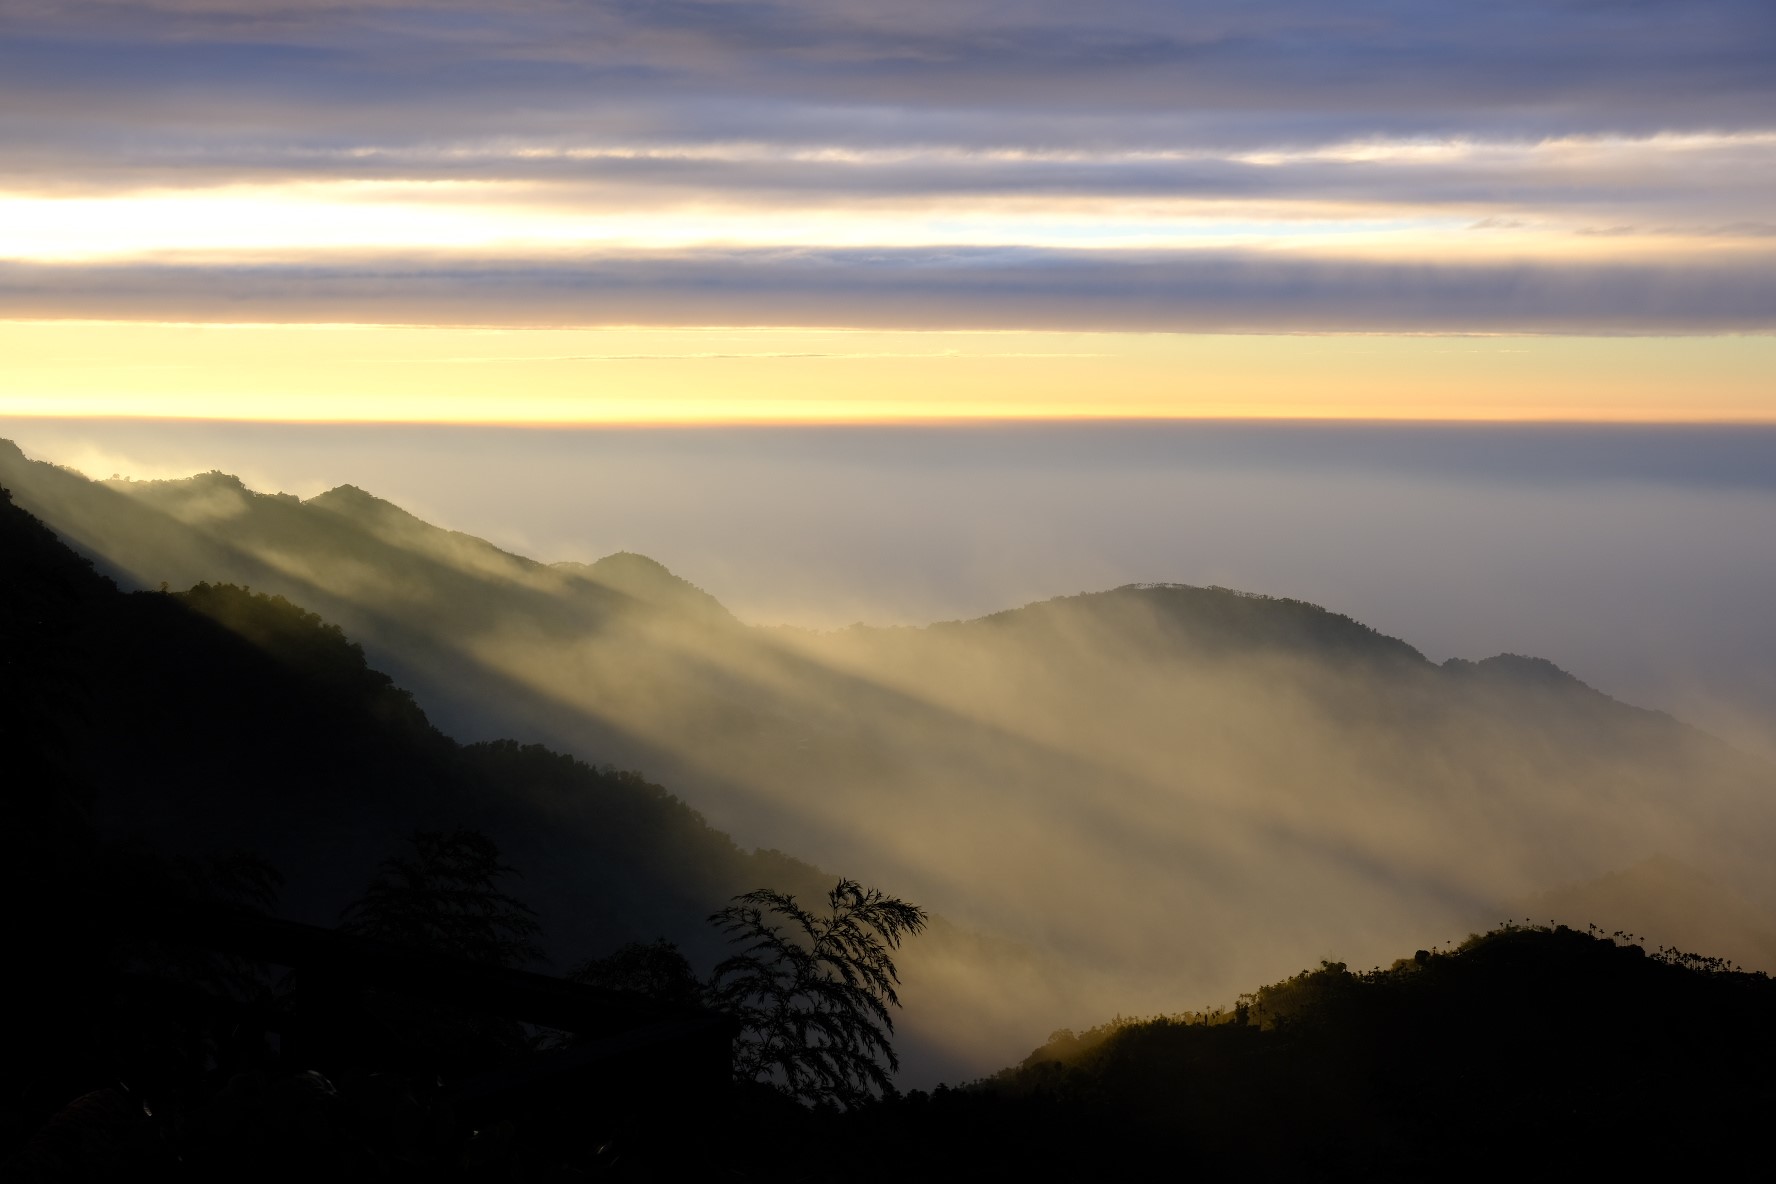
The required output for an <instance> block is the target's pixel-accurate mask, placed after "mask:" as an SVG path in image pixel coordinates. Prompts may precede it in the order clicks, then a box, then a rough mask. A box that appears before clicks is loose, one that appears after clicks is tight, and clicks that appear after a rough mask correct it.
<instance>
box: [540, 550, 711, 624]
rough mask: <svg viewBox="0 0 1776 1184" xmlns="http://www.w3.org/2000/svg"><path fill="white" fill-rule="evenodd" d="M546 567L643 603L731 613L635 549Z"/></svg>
mask: <svg viewBox="0 0 1776 1184" xmlns="http://www.w3.org/2000/svg"><path fill="white" fill-rule="evenodd" d="M550 566H551V567H553V568H554V569H555V570H556V571H559V572H563V573H566V574H567V575H571V576H576V577H578V578H579V579H582V580H586V581H588V582H590V583H593V584H597V585H599V586H600V587H603V588H608V589H610V590H611V591H613V592H619V593H621V594H623V595H625V596H629V597H633V598H634V599H636V600H639V601H642V602H644V603H647V604H655V605H662V606H666V605H670V606H672V607H673V608H677V609H681V610H682V609H691V610H693V611H697V612H700V613H704V614H707V615H710V616H718V617H721V618H723V619H728V618H730V617H731V616H732V614H730V613H729V612H728V610H727V608H726V607H724V606H723V605H722V603H721V602H720V601H719V600H717V599H716V598H715V597H713V596H711V595H710V594H709V593H707V592H705V591H704V590H703V589H701V588H699V587H697V585H695V584H693V583H691V582H690V581H689V580H687V579H685V578H684V577H683V576H680V575H677V574H676V573H674V572H673V571H672V570H671V569H670V568H668V567H667V566H666V565H665V564H663V563H661V562H660V561H659V560H657V559H651V558H649V557H648V556H646V555H642V554H639V553H638V552H635V551H616V552H613V553H612V554H609V555H606V556H605V557H604V558H602V559H600V560H598V561H597V562H595V563H571V562H569V563H555V564H551V565H550Z"/></svg>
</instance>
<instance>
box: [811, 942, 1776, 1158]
mask: <svg viewBox="0 0 1776 1184" xmlns="http://www.w3.org/2000/svg"><path fill="white" fill-rule="evenodd" d="M1616 937H1617V938H1621V939H1622V941H1621V942H1618V941H1616V940H1613V939H1612V938H1611V937H1608V936H1604V935H1602V934H1597V933H1586V932H1581V931H1576V930H1572V929H1568V928H1564V927H1547V926H1510V925H1507V926H1503V927H1501V928H1499V929H1496V930H1493V931H1492V932H1489V933H1487V934H1485V935H1482V936H1477V937H1472V938H1469V939H1468V940H1467V941H1466V942H1464V943H1463V944H1462V945H1460V946H1459V947H1457V948H1455V949H1453V950H1449V951H1441V952H1432V951H1425V950H1421V951H1419V952H1418V953H1417V954H1416V955H1415V956H1414V957H1413V958H1410V959H1402V960H1401V961H1399V962H1397V963H1395V964H1394V965H1393V966H1392V967H1390V968H1387V969H1377V970H1373V971H1368V972H1362V973H1353V972H1351V971H1350V970H1349V969H1347V968H1346V967H1345V966H1343V965H1341V964H1337V963H1328V964H1324V965H1322V966H1321V967H1320V968H1318V969H1316V970H1312V971H1305V972H1303V973H1302V974H1300V975H1298V976H1296V977H1295V978H1292V979H1290V980H1287V981H1286V982H1281V983H1277V984H1274V985H1273V986H1270V987H1266V988H1263V989H1261V990H1258V991H1256V992H1254V993H1253V994H1251V995H1249V996H1246V997H1244V998H1242V999H1241V1000H1240V1003H1239V1005H1238V1006H1237V1007H1236V1008H1235V1009H1234V1010H1233V1011H1232V1012H1226V1013H1223V1012H1215V1013H1211V1014H1205V1015H1193V1016H1180V1017H1175V1018H1161V1019H1153V1020H1146V1021H1118V1022H1116V1023H1112V1024H1108V1025H1106V1026H1104V1027H1103V1028H1099V1029H1095V1030H1093V1031H1090V1032H1086V1033H1083V1034H1075V1033H1072V1032H1058V1033H1056V1034H1055V1035H1054V1036H1053V1037H1051V1039H1050V1041H1049V1043H1048V1044H1046V1045H1044V1046H1043V1047H1042V1048H1039V1049H1037V1050H1036V1051H1035V1052H1033V1053H1031V1054H1030V1056H1029V1057H1028V1058H1026V1059H1025V1060H1024V1061H1023V1063H1022V1064H1020V1065H1017V1066H1014V1067H1012V1068H1008V1069H1006V1070H1004V1071H1002V1072H1000V1073H998V1074H997V1075H995V1076H993V1077H990V1078H987V1079H985V1080H983V1081H980V1082H976V1083H974V1084H972V1085H970V1086H967V1087H964V1088H962V1089H939V1090H937V1091H935V1092H934V1093H931V1094H924V1093H919V1094H913V1095H909V1096H907V1097H904V1098H901V1099H897V1100H896V1101H895V1102H894V1103H893V1104H892V1105H891V1106H887V1107H880V1108H877V1109H875V1110H871V1111H865V1112H861V1113H859V1114H856V1115H853V1116H850V1117H849V1119H848V1122H849V1125H848V1126H844V1127H842V1128H841V1130H842V1134H835V1135H831V1136H829V1138H830V1139H831V1143H830V1144H829V1145H830V1146H832V1147H834V1148H835V1149H836V1148H840V1147H843V1146H846V1145H868V1146H870V1147H872V1148H876V1149H878V1150H876V1151H873V1152H872V1155H871V1163H872V1170H871V1171H866V1172H863V1173H860V1174H859V1175H858V1176H857V1177H855V1178H861V1179H878V1180H896V1179H914V1178H927V1177H928V1176H930V1175H939V1176H947V1177H949V1178H955V1179H1020V1178H1037V1179H1137V1178H1148V1177H1152V1176H1157V1175H1159V1174H1161V1173H1163V1174H1164V1175H1166V1176H1178V1177H1182V1178H1188V1177H1191V1176H1196V1177H1197V1178H1205V1179H1257V1180H1272V1179H1351V1180H1356V1179H1385V1180H1407V1179H1432V1180H1438V1179H1486V1180H1497V1179H1511V1178H1526V1179H1543V1178H1568V1179H1600V1178H1607V1177H1610V1176H1615V1177H1618V1178H1622V1179H1646V1178H1651V1177H1652V1176H1653V1175H1654V1174H1655V1173H1657V1174H1659V1175H1661V1176H1669V1177H1670V1178H1680V1179H1681V1178H1696V1177H1703V1176H1716V1175H1728V1174H1734V1173H1739V1172H1749V1173H1754V1174H1755V1173H1757V1172H1759V1171H1761V1170H1762V1169H1761V1166H1759V1165H1762V1164H1763V1163H1766V1162H1767V1161H1768V1154H1769V1151H1768V1134H1769V1122H1770V1114H1771V1113H1772V1107H1773V1106H1776V1074H1773V1073H1772V1071H1771V1066H1772V1064H1776V982H1772V981H1771V980H1770V979H1769V978H1768V977H1766V976H1765V975H1763V974H1752V973H1746V972H1742V971H1737V970H1735V969H1733V968H1732V967H1729V966H1727V965H1725V964H1724V963H1721V962H1720V961H1719V960H1718V959H1709V958H1702V957H1698V956H1696V955H1691V954H1684V953H1680V952H1677V951H1671V950H1666V951H1661V952H1659V953H1656V954H1648V953H1647V952H1646V951H1645V950H1644V949H1643V948H1642V947H1641V946H1639V945H1637V944H1629V939H1628V938H1627V937H1626V936H1625V935H1621V934H1618V935H1616ZM928 1165H941V1169H940V1170H938V1171H936V1172H928V1171H927V1167H928Z"/></svg>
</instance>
